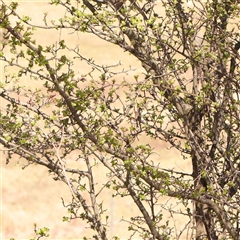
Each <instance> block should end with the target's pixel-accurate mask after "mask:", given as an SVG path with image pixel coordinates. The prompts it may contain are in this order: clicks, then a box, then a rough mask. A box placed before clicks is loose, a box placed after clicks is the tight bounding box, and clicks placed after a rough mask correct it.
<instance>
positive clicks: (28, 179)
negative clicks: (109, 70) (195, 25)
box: [0, 1, 190, 240]
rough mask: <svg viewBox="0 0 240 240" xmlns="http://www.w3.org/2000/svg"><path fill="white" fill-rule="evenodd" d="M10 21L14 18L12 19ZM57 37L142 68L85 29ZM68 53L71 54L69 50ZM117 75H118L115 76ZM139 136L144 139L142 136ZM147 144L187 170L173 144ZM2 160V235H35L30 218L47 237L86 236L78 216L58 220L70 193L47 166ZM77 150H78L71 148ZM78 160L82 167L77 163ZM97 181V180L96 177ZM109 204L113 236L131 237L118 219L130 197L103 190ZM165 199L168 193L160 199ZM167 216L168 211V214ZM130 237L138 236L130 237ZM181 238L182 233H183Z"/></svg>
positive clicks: (45, 37)
mask: <svg viewBox="0 0 240 240" xmlns="http://www.w3.org/2000/svg"><path fill="white" fill-rule="evenodd" d="M19 2H20V1H19ZM19 10H20V12H19V14H20V15H22V14H23V15H30V16H31V17H32V19H33V22H34V23H37V24H40V23H41V20H42V18H43V13H44V12H50V14H49V16H50V18H53V19H54V18H55V19H58V18H59V17H61V15H62V14H64V12H63V11H61V10H59V11H56V8H55V7H51V6H49V5H48V4H47V3H45V2H42V1H40V2H37V1H34V2H33V1H30V2H22V1H21V4H20V7H19ZM12 21H14V19H12ZM61 38H64V39H66V42H67V43H68V44H70V45H71V46H73V47H74V46H76V45H79V48H80V50H81V53H82V55H84V56H85V57H88V58H92V57H93V58H94V59H95V61H96V62H98V63H101V64H103V65H107V64H116V63H118V62H119V61H121V63H122V64H123V66H122V67H120V68H119V69H122V68H128V67H129V66H131V68H132V69H136V70H135V71H134V72H132V73H130V74H129V75H128V76H126V78H129V79H131V78H132V77H133V75H135V74H141V72H142V68H141V64H140V63H139V62H138V61H136V60H135V59H134V58H133V57H132V56H130V55H129V54H128V53H124V52H123V51H122V50H121V49H119V48H118V47H117V46H114V45H111V44H109V43H106V42H103V41H101V40H99V39H97V38H96V37H94V36H92V35H89V34H69V32H68V33H67V32H62V35H61ZM36 39H37V41H38V43H39V44H43V45H47V44H50V43H51V42H54V41H55V40H58V39H59V32H57V31H46V30H45V31H44V30H40V31H38V32H37V33H36ZM68 57H71V56H69V55H68ZM74 68H75V70H76V72H77V74H79V75H81V74H85V73H87V72H88V71H89V70H90V67H89V66H88V65H86V64H85V63H84V62H83V61H80V60H79V62H77V64H76V65H75V66H74ZM119 78H120V76H119ZM25 81H26V82H25V84H27V85H31V86H33V87H41V83H40V82H38V83H37V82H34V83H33V82H32V80H30V79H26V80H25ZM4 104H5V103H4V102H1V107H4ZM142 141H148V140H146V139H142ZM148 143H149V144H151V145H152V146H154V147H155V148H156V151H158V152H160V155H159V156H156V159H155V161H158V162H161V166H162V167H167V168H173V167H175V168H176V167H177V169H180V170H182V171H188V170H189V168H190V162H189V161H183V160H182V158H181V157H180V156H179V153H177V152H176V151H175V150H168V149H167V145H166V144H163V143H158V142H155V141H148ZM0 154H1V155H0V156H1V165H2V189H1V190H2V209H1V211H2V212H1V215H2V217H1V221H2V222H1V226H2V230H1V231H2V232H1V233H2V239H4V240H5V239H9V238H11V237H14V238H15V239H29V238H30V237H31V236H33V235H34V232H33V229H34V228H33V226H34V223H36V224H37V226H38V227H43V226H46V227H48V228H50V238H47V239H59V240H60V239H82V238H83V237H84V236H90V235H89V234H90V233H91V231H90V230H89V229H87V228H86V225H85V222H83V221H82V220H73V221H72V222H70V223H66V222H63V221H62V217H63V216H67V210H66V209H65V208H64V207H63V206H62V202H61V198H64V199H65V200H66V202H67V201H68V200H70V193H69V189H68V188H67V186H65V185H63V184H62V183H60V182H56V181H53V179H52V177H51V176H49V175H48V173H47V170H46V169H45V168H43V167H39V166H34V165H32V166H29V167H27V168H26V169H25V170H22V169H21V166H23V165H24V164H23V162H21V163H19V164H18V163H17V158H15V159H13V161H11V163H9V164H8V165H5V156H4V154H3V153H2V152H1V153H0ZM75 154H77V153H75ZM74 159H75V156H74V154H72V155H71V156H69V158H68V161H70V162H73V163H74ZM74 164H78V165H76V166H78V167H79V168H81V163H74ZM103 176H104V172H103V170H102V169H101V167H99V171H98V172H97V173H96V178H97V179H102V178H103ZM99 185H101V181H100V180H99ZM102 200H103V201H104V203H105V204H106V206H108V213H109V214H110V221H112V225H111V229H109V231H110V232H111V234H112V236H113V235H117V236H119V237H120V238H121V239H129V233H128V232H127V228H126V224H125V223H124V222H122V221H121V219H122V217H124V218H126V219H127V218H129V217H131V216H132V215H134V213H135V212H136V209H134V208H133V202H132V201H131V200H130V199H125V198H124V199H119V198H115V199H112V198H111V191H110V190H106V191H105V192H104V196H103V199H102ZM162 200H163V201H166V200H169V199H168V198H164V199H162ZM167 218H168V216H166V219H167ZM176 224H177V225H178V226H180V225H184V224H185V222H184V220H183V219H182V218H181V216H179V219H176ZM132 239H137V237H134V238H132ZM182 239H183V240H184V239H185V238H184V237H183V238H182Z"/></svg>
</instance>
